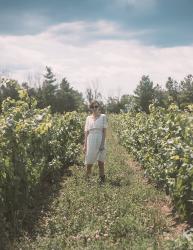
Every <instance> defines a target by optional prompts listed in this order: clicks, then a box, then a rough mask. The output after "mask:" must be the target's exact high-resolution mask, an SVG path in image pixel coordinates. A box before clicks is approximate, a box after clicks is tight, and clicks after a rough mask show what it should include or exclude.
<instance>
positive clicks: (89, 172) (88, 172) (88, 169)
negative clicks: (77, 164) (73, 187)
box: [86, 164, 92, 178]
mask: <svg viewBox="0 0 193 250" xmlns="http://www.w3.org/2000/svg"><path fill="white" fill-rule="evenodd" d="M91 169H92V164H87V165H86V178H89V177H90V176H91Z"/></svg>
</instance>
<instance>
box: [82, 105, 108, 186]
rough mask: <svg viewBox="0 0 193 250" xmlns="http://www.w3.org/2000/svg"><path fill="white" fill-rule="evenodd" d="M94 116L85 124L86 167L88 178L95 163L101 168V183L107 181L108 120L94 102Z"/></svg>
mask: <svg viewBox="0 0 193 250" xmlns="http://www.w3.org/2000/svg"><path fill="white" fill-rule="evenodd" d="M90 109H91V111H92V114H91V115H89V116H87V118H86V123H85V128H84V132H85V138H84V153H85V165H86V177H87V178H89V177H90V175H91V168H92V165H93V164H94V163H95V161H96V160H97V161H98V166H99V181H100V183H103V182H104V181H105V173H104V161H105V156H106V147H105V138H106V128H107V118H106V115H105V114H101V113H100V104H99V102H97V101H96V100H95V101H92V102H91V104H90Z"/></svg>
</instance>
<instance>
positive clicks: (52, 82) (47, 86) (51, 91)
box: [40, 66, 58, 112]
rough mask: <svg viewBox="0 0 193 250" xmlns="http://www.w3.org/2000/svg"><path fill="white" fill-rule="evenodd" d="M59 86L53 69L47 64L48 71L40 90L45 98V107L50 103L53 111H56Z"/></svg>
mask: <svg viewBox="0 0 193 250" xmlns="http://www.w3.org/2000/svg"><path fill="white" fill-rule="evenodd" d="M57 88H58V85H57V84H56V78H55V75H54V74H53V72H52V69H51V68H50V67H47V66H46V73H45V74H44V81H43V85H42V88H41V90H40V96H42V99H43V103H42V105H43V107H47V106H49V105H50V106H51V110H52V112H54V111H55V109H56V108H55V106H56V97H55V94H56V90H57Z"/></svg>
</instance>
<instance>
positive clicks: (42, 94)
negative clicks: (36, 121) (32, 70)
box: [0, 66, 193, 113]
mask: <svg viewBox="0 0 193 250" xmlns="http://www.w3.org/2000/svg"><path fill="white" fill-rule="evenodd" d="M22 88H24V89H26V90H27V92H28V95H29V97H30V98H35V99H36V100H37V107H38V108H45V107H47V106H50V107H51V112H52V113H63V112H70V111H79V112H85V111H88V103H89V102H90V101H91V100H93V99H97V100H99V101H100V103H101V106H102V107H103V112H107V113H121V112H129V111H132V112H141V111H142V112H146V113H149V105H150V104H155V105H156V106H159V107H164V108H168V107H169V106H170V104H171V103H175V104H176V105H177V106H178V107H179V108H180V109H181V110H185V109H186V107H187V106H188V105H190V104H192V103H193V75H191V74H189V75H187V76H185V77H184V79H182V80H181V81H179V82H178V81H176V80H175V79H172V78H171V77H168V80H167V82H166V83H165V87H164V88H163V87H162V86H161V85H159V84H154V83H153V81H151V79H150V77H149V76H148V75H143V76H142V77H141V80H140V82H139V84H138V85H137V87H136V89H135V90H134V93H133V94H132V95H131V94H124V95H122V96H119V97H117V96H109V97H108V98H107V100H106V101H104V97H103V95H102V93H101V92H100V91H99V89H98V88H97V87H92V88H87V89H86V91H85V93H81V92H79V91H77V90H75V89H74V88H73V87H72V85H71V83H70V82H69V81H68V80H67V79H66V78H65V77H64V78H63V79H62V80H61V81H60V82H59V81H58V80H57V79H56V77H55V74H54V73H53V71H52V69H51V68H50V67H48V66H46V70H45V73H44V74H43V79H42V80H41V81H40V79H37V82H36V84H34V85H33V86H31V84H30V79H29V82H23V83H19V82H18V81H16V80H13V79H9V78H4V77H1V76H0V104H2V102H3V100H5V99H6V98H7V97H11V98H12V99H15V100H18V99H19V96H18V90H19V89H22ZM128 92H129V82H128Z"/></svg>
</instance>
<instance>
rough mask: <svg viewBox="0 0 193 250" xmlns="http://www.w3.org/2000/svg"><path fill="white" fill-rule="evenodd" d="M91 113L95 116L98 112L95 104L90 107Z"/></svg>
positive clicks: (97, 106)
mask: <svg viewBox="0 0 193 250" xmlns="http://www.w3.org/2000/svg"><path fill="white" fill-rule="evenodd" d="M91 111H92V112H93V113H94V114H97V113H98V112H99V105H98V104H97V103H95V104H93V105H92V106H91Z"/></svg>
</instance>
